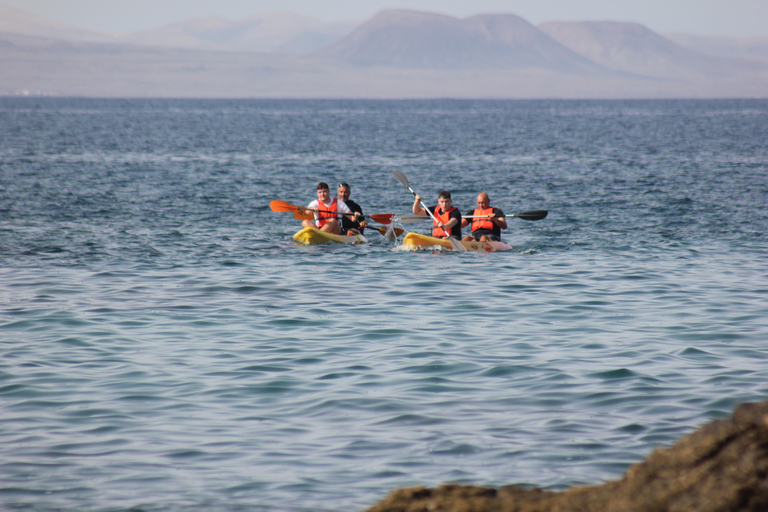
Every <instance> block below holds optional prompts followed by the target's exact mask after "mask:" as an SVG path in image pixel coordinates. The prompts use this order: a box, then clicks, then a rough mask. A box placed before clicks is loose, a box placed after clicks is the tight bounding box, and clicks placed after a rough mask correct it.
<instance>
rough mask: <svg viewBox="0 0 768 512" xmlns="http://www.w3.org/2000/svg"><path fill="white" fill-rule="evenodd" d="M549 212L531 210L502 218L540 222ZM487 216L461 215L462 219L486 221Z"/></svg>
mask: <svg viewBox="0 0 768 512" xmlns="http://www.w3.org/2000/svg"><path fill="white" fill-rule="evenodd" d="M548 213H549V212H548V211H547V210H531V211H530V212H522V213H515V214H513V215H505V216H504V217H517V218H518V219H523V220H541V219H543V218H544V217H546V216H547V214H548ZM488 218H490V217H489V216H488V215H463V216H462V219H488Z"/></svg>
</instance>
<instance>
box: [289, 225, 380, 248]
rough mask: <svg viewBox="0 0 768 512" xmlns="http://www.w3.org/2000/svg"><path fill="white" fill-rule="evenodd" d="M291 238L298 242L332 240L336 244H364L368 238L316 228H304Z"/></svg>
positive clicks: (309, 242)
mask: <svg viewBox="0 0 768 512" xmlns="http://www.w3.org/2000/svg"><path fill="white" fill-rule="evenodd" d="M293 239H294V240H296V241H297V242H298V243H300V244H308V245H311V244H324V243H328V242H334V243H337V244H364V243H367V242H368V239H367V238H365V237H364V236H363V235H355V236H347V235H334V234H333V233H328V232H326V231H320V230H319V229H317V228H304V229H302V230H301V231H299V232H298V233H296V234H295V235H293Z"/></svg>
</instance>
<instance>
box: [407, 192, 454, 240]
mask: <svg viewBox="0 0 768 512" xmlns="http://www.w3.org/2000/svg"><path fill="white" fill-rule="evenodd" d="M437 202H438V204H437V205H436V206H430V207H429V211H431V212H432V215H434V216H435V220H433V221H432V224H433V227H432V236H433V237H435V238H448V237H449V236H452V237H455V238H458V239H461V213H460V212H459V209H458V208H456V207H455V206H452V205H451V203H452V201H451V193H450V192H448V191H447V190H443V191H442V192H440V194H439V195H438V198H437ZM413 213H415V214H416V215H425V216H426V215H428V213H427V211H426V210H425V209H424V208H422V207H421V196H419V195H415V196H414V201H413Z"/></svg>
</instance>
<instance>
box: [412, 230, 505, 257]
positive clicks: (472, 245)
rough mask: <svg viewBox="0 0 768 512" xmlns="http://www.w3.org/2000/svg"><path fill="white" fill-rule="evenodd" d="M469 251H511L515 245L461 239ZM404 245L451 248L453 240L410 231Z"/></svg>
mask: <svg viewBox="0 0 768 512" xmlns="http://www.w3.org/2000/svg"><path fill="white" fill-rule="evenodd" d="M459 243H460V244H461V245H463V246H464V248H465V249H466V250H467V251H485V252H496V251H511V250H512V249H513V247H512V246H511V245H509V244H508V243H506V242H464V241H461V240H460V241H459ZM403 246H405V247H408V248H411V249H429V248H431V247H435V246H440V247H442V248H444V249H448V250H449V251H450V250H452V249H451V242H450V241H449V240H447V239H445V238H435V237H431V236H427V235H422V234H419V233H408V234H407V235H405V238H403Z"/></svg>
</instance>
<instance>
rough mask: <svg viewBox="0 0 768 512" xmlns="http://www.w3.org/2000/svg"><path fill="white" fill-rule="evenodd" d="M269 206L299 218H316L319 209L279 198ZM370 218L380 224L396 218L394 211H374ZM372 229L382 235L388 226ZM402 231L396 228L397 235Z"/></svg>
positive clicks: (390, 221)
mask: <svg viewBox="0 0 768 512" xmlns="http://www.w3.org/2000/svg"><path fill="white" fill-rule="evenodd" d="M269 207H270V208H271V209H272V211H273V212H291V213H293V216H294V217H296V218H297V219H299V220H312V219H314V218H315V214H314V212H316V211H318V210H314V209H311V208H306V207H304V206H296V205H293V204H291V203H288V202H286V201H278V200H274V201H270V203H269ZM337 218H338V217H337ZM368 218H369V219H371V220H373V221H374V222H378V223H379V224H391V223H392V221H393V220H394V219H395V214H394V213H374V214H373V215H369V216H368ZM372 229H375V230H377V231H378V232H379V233H381V234H382V235H384V234H386V232H387V228H385V227H381V228H372ZM400 231H401V232H400V233H399V234H397V228H396V229H395V233H396V234H397V236H400V235H401V234H402V230H400Z"/></svg>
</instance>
